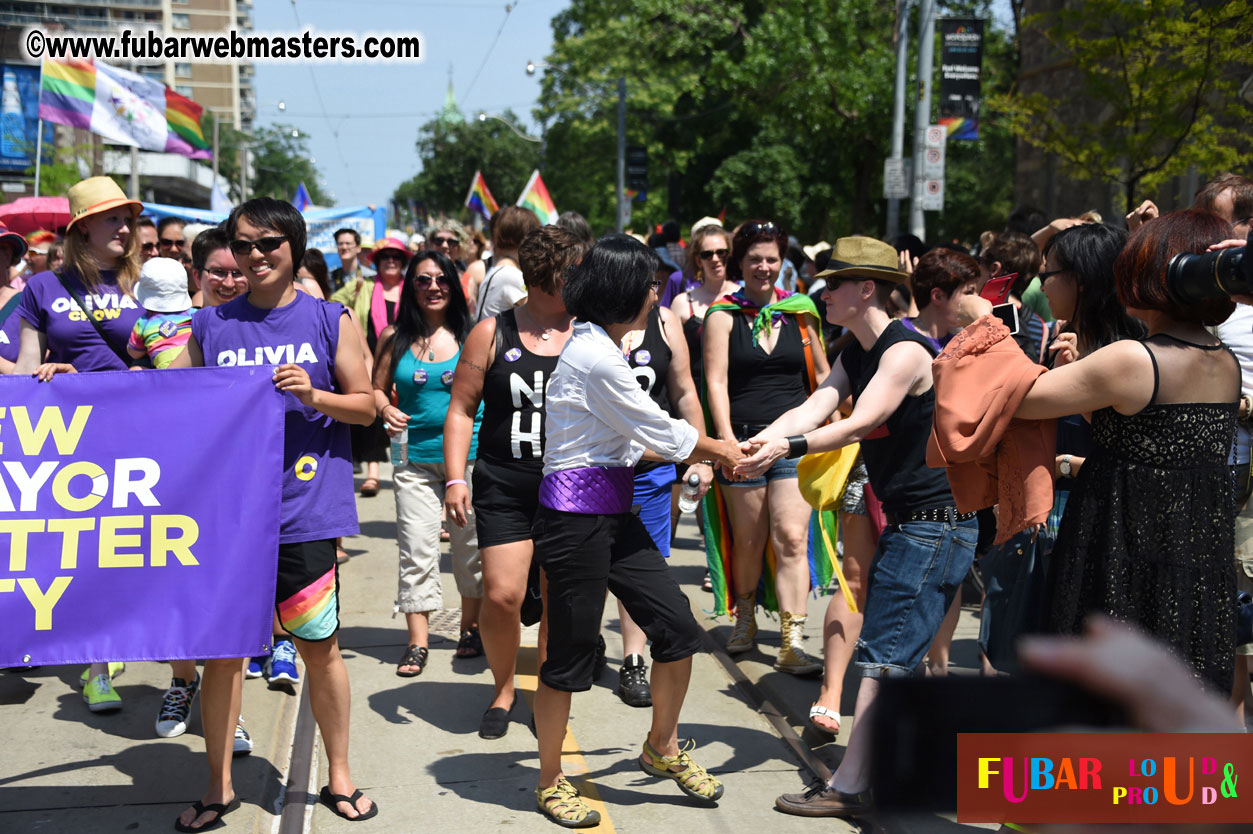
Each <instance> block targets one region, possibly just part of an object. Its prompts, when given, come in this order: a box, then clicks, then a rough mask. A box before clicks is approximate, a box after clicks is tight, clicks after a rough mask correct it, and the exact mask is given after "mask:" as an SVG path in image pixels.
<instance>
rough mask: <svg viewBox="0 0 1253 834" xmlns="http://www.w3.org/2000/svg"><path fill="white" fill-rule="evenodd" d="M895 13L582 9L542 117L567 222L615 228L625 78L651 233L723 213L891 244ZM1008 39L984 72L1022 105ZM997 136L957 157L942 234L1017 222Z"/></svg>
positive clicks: (786, 8)
mask: <svg viewBox="0 0 1253 834" xmlns="http://www.w3.org/2000/svg"><path fill="white" fill-rule="evenodd" d="M987 5H988V4H987V3H986V2H983V3H970V2H967V3H964V4H963V5H962V7H961V9H960V10H961V11H963V12H969V11H972V10H974V11H984V12H986V7H987ZM894 6H895V4H894V3H889V2H883V0H845V2H840V3H831V2H830V0H773V1H772V2H760V1H759V0H729V2H726V3H723V4H718V5H715V4H710V3H708V2H704V0H677V2H676V0H574V2H572V3H571V5H570V6H569V7H568V8H567V9H566V10H565V11H563V12H561V13H560V14H558V15H557V16H556V17H555V18H554V19H553V35H554V37H553V51H552V54H551V55H550V56H549V57H548V58H547V62H548V63H549V64H550V65H552V66H553V67H555V68H556V70H557V71H555V72H548V73H546V75H545V77H544V79H543V85H542V93H541V97H540V106H539V108H538V110H537V111H536V114H537V116H538V117H539V119H540V120H541V121H543V122H544V123H547V124H549V129H548V133H547V139H548V142H547V149H548V150H547V154H546V157H545V160H544V163H545V164H544V169H543V170H544V178H545V181H546V182H547V183H548V186H549V189H550V191H551V192H552V194H553V199H554V201H555V202H556V203H557V207H558V208H559V209H562V210H565V209H567V208H569V209H575V210H578V211H580V212H582V213H583V214H585V215H586V216H587V217H588V218H589V220H590V221H591V222H592V225H593V228H595V229H597V230H600V229H604V228H609V227H612V224H613V220H614V205H615V204H614V162H615V152H616V144H615V143H616V111H615V104H616V101H615V96H614V84H615V81H616V79H617V78H618V77H619V76H623V77H625V78H626V80H627V89H628V101H627V105H628V113H627V134H628V135H627V138H628V141H629V142H631V143H633V144H642V145H645V146H646V147H647V148H648V154H649V189H648V192H647V194H648V200H647V203H645V204H643V205H641V204H638V203H637V204H635V206H634V212H633V220H634V221H635V222H634V223H633V225H634V226H635V228H636V229H641V228H647V227H649V226H651V225H652V224H654V223H657V222H661V221H663V220H666V219H669V218H671V217H674V218H677V219H680V220H681V221H683V222H685V223H686V222H691V221H693V220H695V219H696V218H698V217H700V216H702V215H707V214H718V213H719V211H721V210H723V209H725V210H726V211H727V217H728V222H730V223H734V222H738V221H740V220H743V219H746V218H749V217H769V218H773V219H776V220H779V221H780V222H782V223H783V224H784V225H785V226H786V227H787V228H788V229H790V230H791V231H792V232H793V233H794V234H796V235H797V237H799V238H801V239H802V240H817V239H818V238H820V237H826V238H828V239H831V238H833V237H835V236H839V235H846V234H849V233H852V232H864V233H867V234H880V233H881V232H882V224H883V219H884V210H885V203H884V201H883V200H882V198H881V195H882V162H883V159H884V158H885V157H886V156H887V154H888V151H889V145H890V137H891V120H892V101H893V92H894V89H893V85H894V79H895V65H896V55H895V47H894V45H893V32H894V30H895V25H896V17H895V9H894ZM976 6H977V7H979V8H975V7H976ZM641 33H647V37H646V38H645V37H641V36H640V35H641ZM993 40H994V41H995V44H996V48H994V49H993V48H991V47H990V48H989V49H988V50H987V51H986V53H985V54H986V56H987V57H986V58H985V64H986V63H989V62H991V63H995V64H996V67H995V69H994V70H990V71H989V72H988V73H987V75H986V77H987V78H988V79H989V81H988V82H985V84H990V85H991V86H992V87H993V88H996V87H997V86H998V85H999V86H1001V87H1003V88H1004V89H1008V86H1009V83H1010V79H1012V78H1013V77H1014V75H1015V73H1016V59H1015V53H1014V48H1013V41H1012V38H1011V37H1010V36H1009V35H1008V34H1006V33H1003V32H994V33H992V36H991V37H990V38H989V41H990V42H991V41H993ZM911 67H912V63H911ZM981 127H982V130H983V138H982V139H981V140H980V141H979V142H976V143H968V144H966V145H965V146H963V147H960V148H957V147H950V153H949V174H948V176H949V182H950V188H949V189H947V190H948V194H947V195H946V196H947V198H948V206H947V207H946V210H945V212H944V213H943V214H941V215H939V219H940V223H939V226H940V229H941V231H942V232H948V231H949V229H950V228H951V229H953V230H954V231H952V232H951V233H953V234H966V235H971V234H975V233H977V232H978V231H980V230H982V229H984V228H992V227H999V225H1001V224H1003V223H1004V220H1005V217H1006V215H1007V214H1008V213H1009V207H1010V206H1009V202H1010V196H1011V191H1012V175H1011V173H1010V172H1012V170H1013V143H1012V139H1011V138H1010V135H1009V133H1008V130H1007V128H1006V127H1005V126H1004V125H1003V124H999V123H998V122H997V120H996V119H995V117H994V115H991V116H989V117H988V118H987V119H986V120H985V123H984V125H982V126H981ZM954 144H956V143H954ZM957 183H960V184H961V187H960V188H957V187H954V186H955V185H956V184H957ZM932 217H934V215H932ZM932 225H935V224H934V221H932ZM959 227H960V230H958V229H959Z"/></svg>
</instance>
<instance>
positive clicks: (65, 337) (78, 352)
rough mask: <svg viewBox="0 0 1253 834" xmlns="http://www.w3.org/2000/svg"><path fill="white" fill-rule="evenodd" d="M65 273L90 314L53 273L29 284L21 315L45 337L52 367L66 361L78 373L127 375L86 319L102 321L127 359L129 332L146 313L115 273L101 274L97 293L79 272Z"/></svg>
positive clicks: (18, 309) (111, 338)
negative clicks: (83, 279) (90, 317)
mask: <svg viewBox="0 0 1253 834" xmlns="http://www.w3.org/2000/svg"><path fill="white" fill-rule="evenodd" d="M62 274H63V275H64V277H65V282H66V283H67V284H69V285H70V287H72V288H73V289H74V291H75V292H77V293H78V294H79V296H80V297H81V298H82V299H83V303H84V304H85V305H86V306H87V310H86V315H84V313H83V311H82V310H80V309H79V308H78V304H77V303H75V301H74V298H73V296H71V295H70V294H69V293H68V292H66V291H65V287H63V286H61V282H60V281H58V280H57V276H55V275H53V274H52V273H51V272H40V273H39V274H37V275H33V276H31V278H30V280H28V281H27V282H26V289H25V290H23V291H22V301H21V303H20V304H18V305H17V315H18V316H21V317H22V318H23V319H25V320H26V321H27V322H30V325H31V326H32V327H34V328H35V329H36V330H38V331H39V332H41V333H43V334H44V335H45V336H46V337H47V340H48V361H49V362H66V363H68V364H70V365H73V366H74V370H76V371H78V372H79V373H83V372H87V371H124V370H126V362H124V361H123V360H122V358H121V356H119V355H118V353H117V351H114V350H113V349H112V348H110V347H109V345H107V344H105V343H104V341H102V340H101V338H100V334H99V333H98V332H97V331H96V328H95V327H94V326H93V325H92V323H91V322H90V321H88V320H87V316H88V315H90V316H94V317H95V318H96V320H97V321H99V322H100V326H101V328H102V329H103V330H104V332H105V335H106V336H107V337H108V339H109V342H110V343H111V344H113V345H116V346H117V349H118V351H121V353H122V355H123V356H124V355H125V354H126V343H127V341H129V340H130V337H131V330H132V329H133V328H134V327H135V322H136V321H138V320H139V317H140V315H141V314H142V313H143V310H141V309H140V308H139V305H138V304H136V303H135V299H133V298H131V297H130V296H129V295H126V294H125V293H123V292H122V290H121V288H120V287H119V286H118V285H117V273H116V272H113V271H112V270H106V271H102V272H101V273H100V283H99V284H97V285H96V288H95V289H94V290H88V289H87V287H86V286H85V285H84V284H83V282H82V279H81V278H79V277H78V273H77V272H75V271H73V270H71V269H67V270H65V272H64V273H62ZM7 323H8V322H6V324H7Z"/></svg>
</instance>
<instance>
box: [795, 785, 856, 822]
mask: <svg viewBox="0 0 1253 834" xmlns="http://www.w3.org/2000/svg"><path fill="white" fill-rule="evenodd" d="M774 807H776V808H778V809H779V810H780V811H782V812H783V813H785V814H795V815H796V816H798V817H864V816H866V815H868V814H870V813H871V812H872V811H873V810H874V804H873V801H872V798H871V795H870V791H862V792H861V793H843V792H842V791H837V790H836V789H835V788H829V787H827V786H826V785H825V784H817V785H814V786H813V787H811V788H810V789H809V790H807V791H805V792H804V793H785V794H783V796H780V797H779V798H778V799H776V800H775V801H774Z"/></svg>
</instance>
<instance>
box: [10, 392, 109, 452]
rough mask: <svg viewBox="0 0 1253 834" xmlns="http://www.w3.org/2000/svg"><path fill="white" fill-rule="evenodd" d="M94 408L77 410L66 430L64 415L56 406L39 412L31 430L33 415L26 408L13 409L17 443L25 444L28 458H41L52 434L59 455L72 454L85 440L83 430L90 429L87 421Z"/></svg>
mask: <svg viewBox="0 0 1253 834" xmlns="http://www.w3.org/2000/svg"><path fill="white" fill-rule="evenodd" d="M91 408H92V407H91V406H89V405H80V406H77V407H75V409H74V417H73V418H72V419H71V420H70V424H69V426H68V427H67V426H66V425H65V416H64V415H63V414H62V413H61V409H60V408H59V407H57V406H51V407H49V408H45V409H43V410H41V411H40V412H39V421H38V422H37V423H36V424H35V425H34V426H33V427H32V426H31V424H30V413H29V412H28V411H27V409H26V406H24V405H15V406H13V428H14V429H15V430H16V431H17V440H18V442H19V443H20V444H21V445H22V454H24V455H26V456H27V457H31V456H33V455H38V454H39V453H40V452H41V451H42V450H43V447H44V443H46V442H47V440H48V435H49V434H51V435H52V442H53V443H54V444H56V447H57V454H58V455H72V454H74V450H75V449H77V448H78V442H79V441H80V440H82V438H83V429H84V428H86V427H87V418H88V417H90V416H91Z"/></svg>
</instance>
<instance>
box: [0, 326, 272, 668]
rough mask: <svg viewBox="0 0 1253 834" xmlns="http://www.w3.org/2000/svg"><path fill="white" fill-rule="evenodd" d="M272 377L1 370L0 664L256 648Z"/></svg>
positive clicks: (268, 552) (265, 562)
mask: <svg viewBox="0 0 1253 834" xmlns="http://www.w3.org/2000/svg"><path fill="white" fill-rule="evenodd" d="M106 312H107V311H106ZM272 375H273V366H272V365H261V366H256V367H249V368H243V367H240V368H187V369H182V370H162V371H133V372H128V371H102V372H99V373H92V374H61V375H58V376H57V377H55V378H54V379H53V380H52V381H51V382H47V383H41V382H37V381H35V380H34V379H32V378H30V377H29V376H23V377H17V376H0V461H2V463H0V622H2V623H4V627H3V628H0V666H26V665H36V666H38V665H48V666H55V665H59V664H65V663H90V662H102V661H107V660H172V659H179V658H207V657H250V656H252V655H255V654H259V653H261V651H262V649H263V647H264V646H266V645H267V644H268V643H269V642H270V625H271V618H272V616H273V614H272V612H273V610H274V586H275V579H276V577H277V570H278V568H277V564H278V532H279V513H280V503H281V498H282V494H283V483H282V479H283V395H282V394H280V393H279V392H278V391H276V390H275V388H274V382H273V381H272V379H271V377H272Z"/></svg>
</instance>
